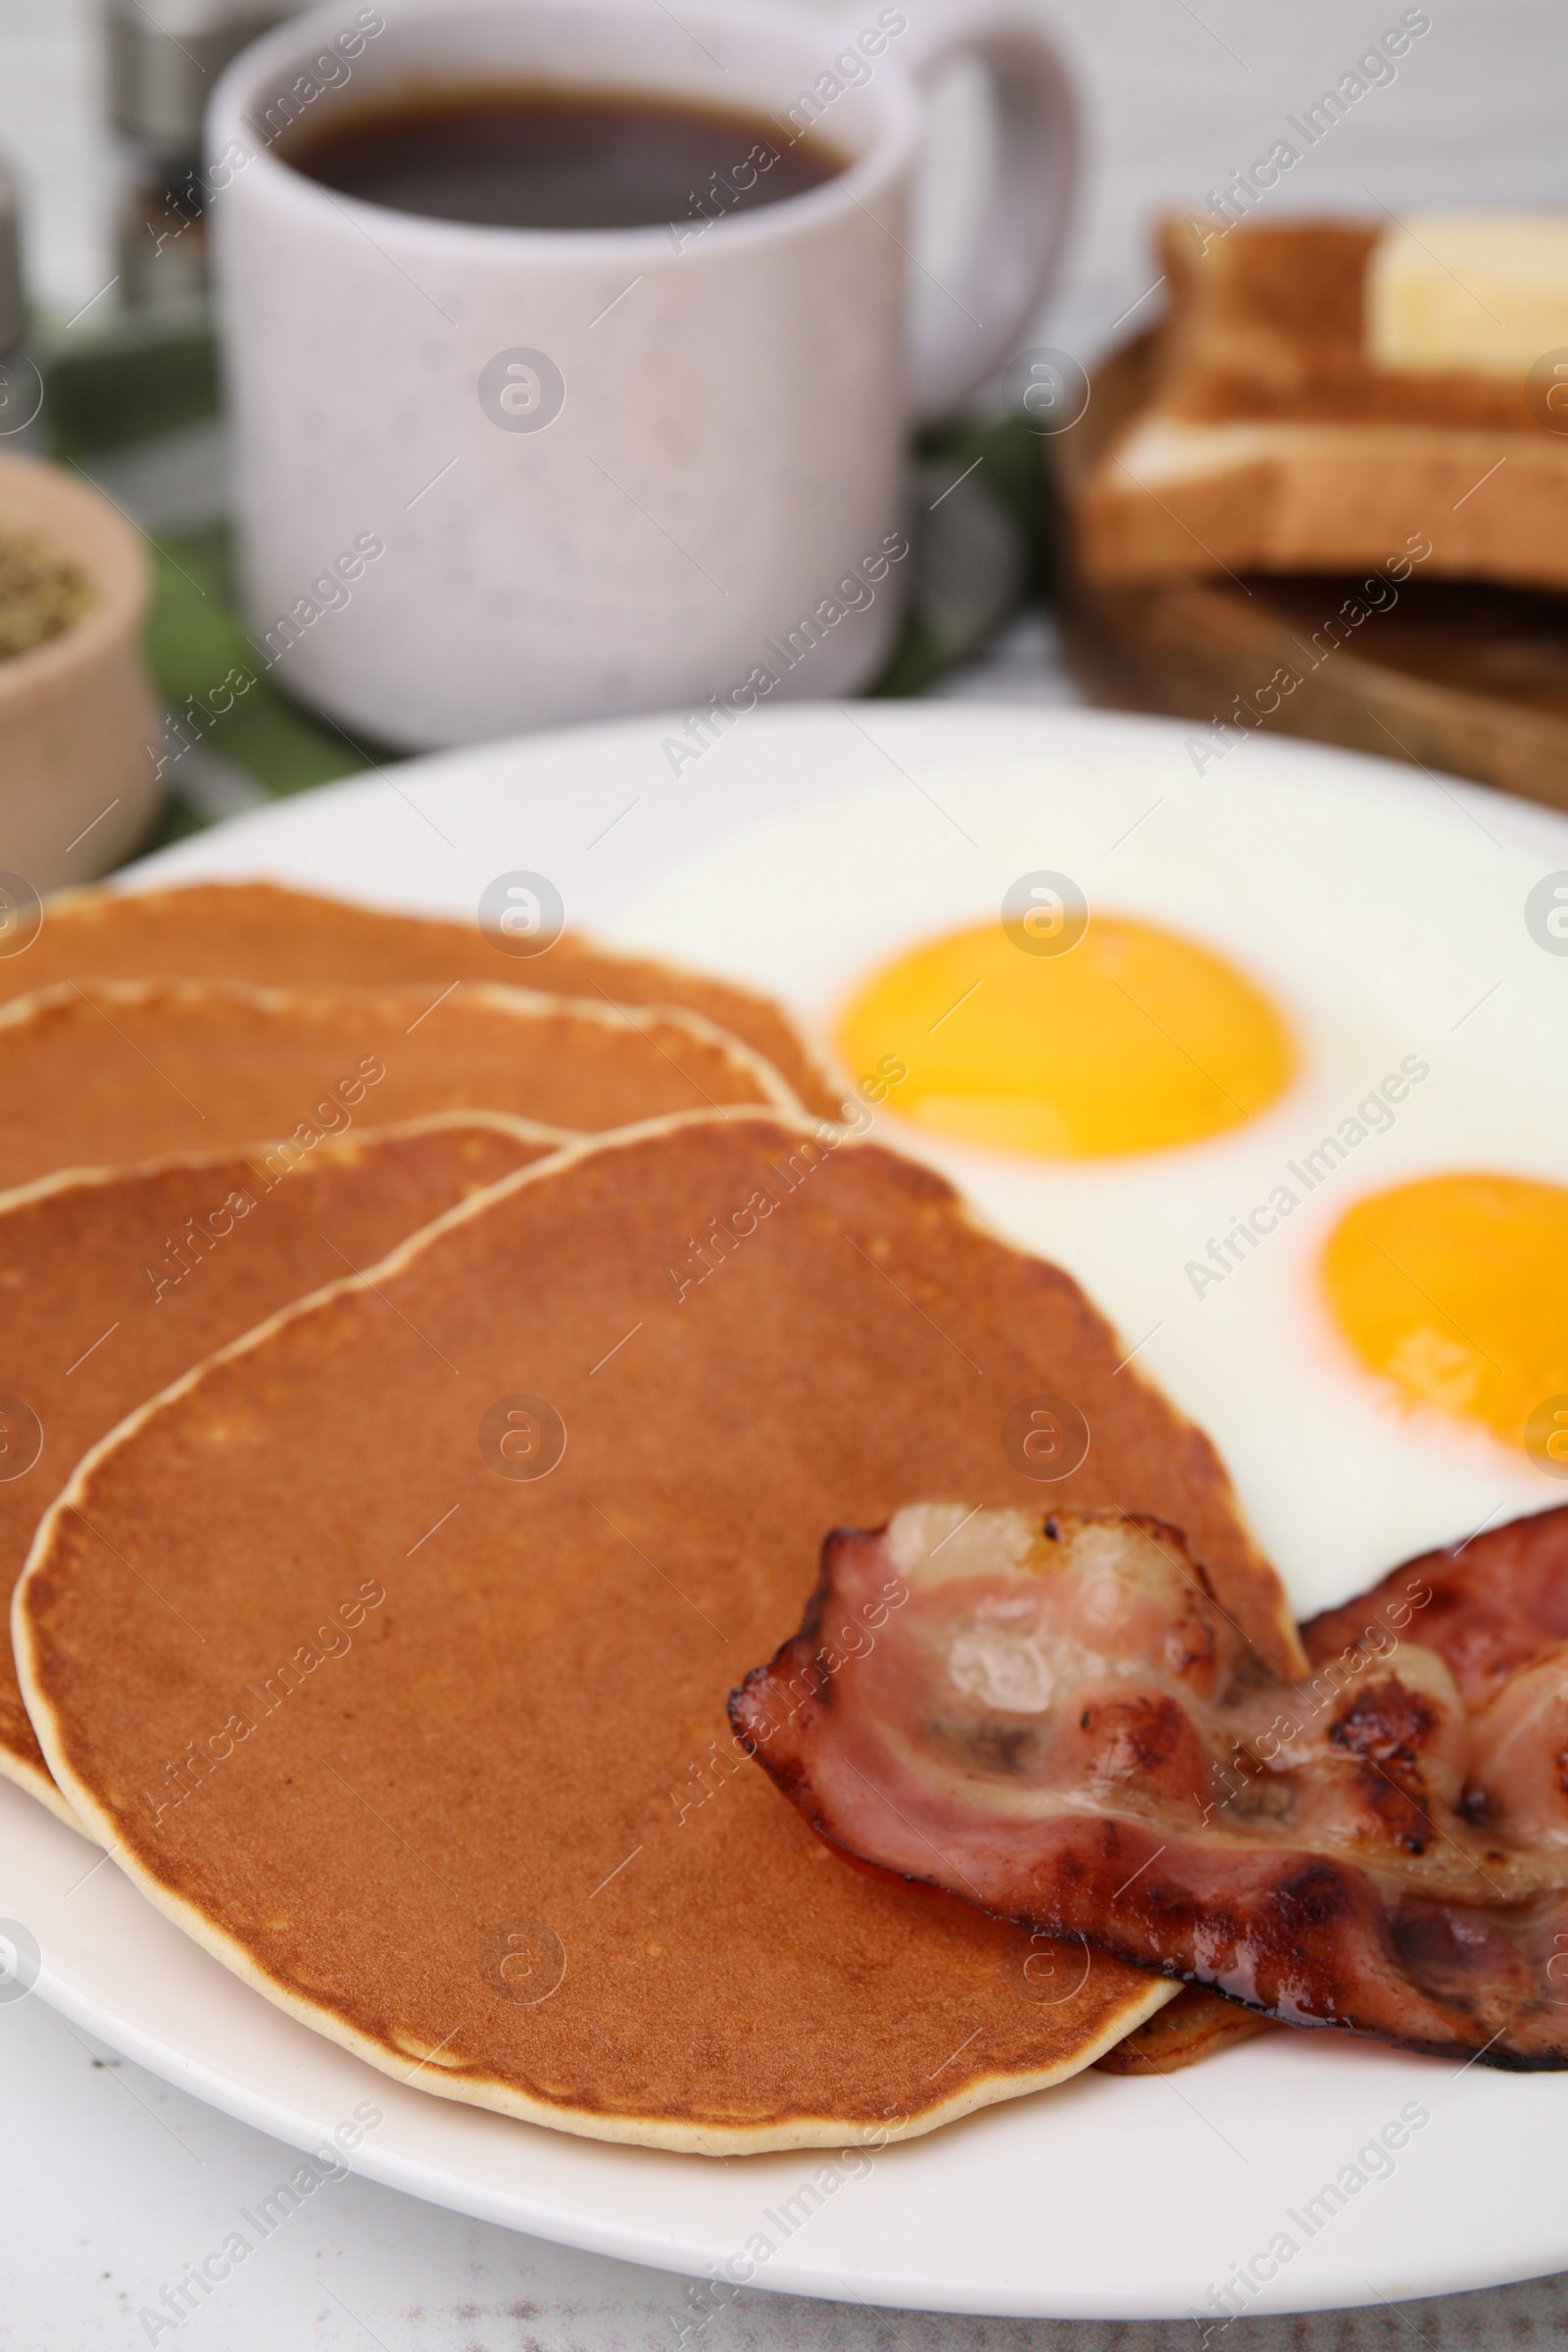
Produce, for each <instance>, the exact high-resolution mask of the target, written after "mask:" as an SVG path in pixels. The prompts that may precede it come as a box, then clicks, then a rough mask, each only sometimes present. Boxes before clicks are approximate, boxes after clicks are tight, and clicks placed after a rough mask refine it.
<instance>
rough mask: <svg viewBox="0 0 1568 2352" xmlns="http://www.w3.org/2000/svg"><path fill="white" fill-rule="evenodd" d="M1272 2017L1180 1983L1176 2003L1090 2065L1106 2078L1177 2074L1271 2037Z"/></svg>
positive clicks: (1138, 2027) (1136, 2028) (1218, 1994)
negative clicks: (1256, 2037)
mask: <svg viewBox="0 0 1568 2352" xmlns="http://www.w3.org/2000/svg"><path fill="white" fill-rule="evenodd" d="M1273 2031H1274V2021H1273V2019H1272V2018H1268V2017H1259V2016H1258V2014H1257V2011H1256V2010H1255V2009H1244V2008H1242V2006H1241V2005H1240V2003H1239V2002H1237V2001H1228V2000H1227V1999H1226V1998H1225V1996H1224V1994H1223V1993H1220V1992H1210V1991H1209V1990H1208V1988H1207V1986H1206V1985H1183V1986H1182V1988H1181V1990H1180V1992H1179V1993H1178V1994H1177V1995H1176V1998H1175V1999H1174V2000H1173V2001H1171V2002H1170V2003H1168V2004H1167V2006H1166V2007H1165V2008H1163V2009H1161V2010H1160V2011H1159V2013H1158V2014H1157V2016H1154V2017H1150V2018H1146V2019H1145V2020H1144V2023H1143V2024H1142V2025H1141V2026H1135V2027H1134V2028H1133V2031H1132V2032H1131V2033H1130V2034H1128V2036H1127V2038H1126V2040H1125V2041H1118V2042H1117V2044H1116V2046H1115V2048H1114V2049H1113V2050H1107V2051H1106V2052H1105V2054H1104V2056H1103V2058H1097V2059H1096V2061H1095V2064H1096V2065H1097V2066H1098V2067H1099V2068H1100V2070H1101V2072H1102V2074H1106V2075H1177V2074H1180V2073H1181V2072H1182V2070H1183V2069H1184V2068H1185V2067H1189V2066H1197V2065H1198V2064H1199V2063H1200V2061H1201V2060H1202V2059H1204V2058H1217V2057H1218V2055H1219V2053H1220V2051H1221V2050H1229V2049H1233V2048H1234V2047H1235V2045H1236V2044H1237V2043H1238V2042H1239V2041H1250V2040H1251V2039H1252V2038H1253V2036H1254V2035H1255V2034H1271V2033H1272V2032H1273Z"/></svg>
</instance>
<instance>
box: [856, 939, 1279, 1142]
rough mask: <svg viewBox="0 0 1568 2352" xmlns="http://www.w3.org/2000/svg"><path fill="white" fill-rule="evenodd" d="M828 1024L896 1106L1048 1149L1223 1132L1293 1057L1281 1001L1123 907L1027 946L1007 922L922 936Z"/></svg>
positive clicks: (942, 1123) (870, 1082) (956, 1129)
mask: <svg viewBox="0 0 1568 2352" xmlns="http://www.w3.org/2000/svg"><path fill="white" fill-rule="evenodd" d="M838 1042H839V1048H840V1051H841V1053H842V1054H843V1055H844V1058H845V1062H846V1065H847V1067H848V1068H849V1070H850V1071H851V1073H852V1074H853V1075H854V1076H855V1077H856V1078H857V1079H858V1081H859V1082H860V1084H861V1086H862V1088H864V1090H865V1091H866V1092H867V1093H868V1094H869V1095H870V1097H871V1099H872V1100H873V1101H878V1102H880V1101H886V1103H888V1106H889V1107H890V1108H891V1109H895V1110H897V1111H899V1112H900V1113H901V1114H902V1115H903V1116H904V1117H905V1118H907V1119H911V1120H913V1121H914V1122H915V1123H916V1124H917V1125H919V1126H921V1127H926V1128H929V1129H931V1130H932V1131H933V1132H934V1133H936V1134H939V1135H946V1136H952V1137H956V1138H957V1139H958V1140H959V1141H961V1142H963V1143H969V1144H987V1145H992V1146H995V1147H999V1148H1000V1149H1002V1150H1003V1151H1007V1152H1036V1153H1042V1154H1046V1155H1049V1156H1050V1157H1053V1158H1092V1157H1098V1156H1102V1155H1109V1154H1112V1153H1121V1152H1160V1151H1164V1150H1167V1149H1168V1148H1169V1147H1170V1146H1171V1145H1173V1144H1194V1143H1199V1142H1201V1140H1202V1139H1203V1138H1204V1137H1205V1136H1211V1135H1222V1134H1224V1133H1225V1131H1226V1130H1227V1128H1231V1127H1239V1126H1241V1125H1242V1123H1243V1122H1244V1121H1245V1120H1247V1119H1250V1118H1253V1117H1255V1116H1256V1114H1257V1113H1258V1112H1259V1111H1261V1110H1265V1109H1266V1108H1267V1107H1268V1105H1269V1104H1270V1103H1273V1102H1276V1101H1277V1100H1278V1098H1279V1097H1280V1095H1282V1094H1283V1093H1284V1091H1285V1089H1286V1087H1287V1086H1288V1085H1289V1084H1290V1081H1291V1078H1292V1076H1293V1075H1294V1072H1295V1067H1296V1054H1295V1048H1294V1046H1293V1043H1292V1040H1291V1034H1290V1031H1289V1030H1288V1028H1287V1027H1286V1025H1285V1022H1284V1020H1283V1018H1282V1017H1281V1015H1280V1014H1279V1013H1278V1012H1277V1011H1276V1010H1275V1008H1274V1006H1273V1005H1271V1004H1270V1003H1269V1001H1268V999H1267V998H1266V997H1265V996H1263V995H1262V993H1261V992H1260V991H1259V990H1258V989H1257V988H1255V987H1254V986H1253V984H1252V982H1251V981H1250V980H1248V979H1247V978H1245V977H1244V975H1243V974H1242V973H1241V972H1239V971H1238V970H1237V969H1236V967H1235V966H1234V964H1230V963H1227V962H1226V961H1225V959H1224V957H1223V956H1216V955H1214V954H1213V953H1212V951H1211V950H1209V949H1207V948H1202V947H1200V946H1198V945H1197V943H1196V942H1195V941H1193V940H1190V939H1181V938H1178V937H1177V935H1176V934H1175V933H1174V932H1170V931H1161V930H1157V929H1156V928H1155V927H1154V926H1153V925H1152V923H1142V922H1135V921H1133V920H1131V919H1130V918H1128V917H1124V916H1119V915H1100V914H1097V915H1096V917H1095V919H1094V921H1093V922H1092V923H1091V924H1090V926H1089V929H1088V931H1087V932H1086V933H1085V934H1084V936H1083V937H1082V938H1081V939H1080V940H1079V941H1078V944H1077V945H1076V946H1075V947H1074V948H1072V949H1071V950H1070V951H1069V952H1068V953H1066V954H1063V955H1030V954H1028V953H1026V952H1025V951H1023V950H1021V949H1019V948H1018V947H1016V946H1015V945H1014V944H1013V941H1012V939H1011V938H1010V937H1009V936H1008V933H1007V932H1006V931H1005V929H1004V927H1003V926H1002V924H1001V923H983V924H980V925H978V926H977V927H976V928H975V929H973V930H969V931H955V932H951V933H949V934H948V935H947V936H946V937H945V938H942V939H932V940H926V941H924V942H922V943H921V945H920V946H918V947H915V948H910V949H908V950H907V952H906V953H905V954H904V955H902V956H896V957H895V958H894V960H893V961H892V962H891V963H887V964H884V965H883V966H882V968H881V969H880V970H879V971H878V972H876V973H875V974H874V975H873V976H872V978H871V979H869V980H868V981H866V982H865V984H864V985H863V986H862V987H861V988H860V989H859V990H858V993H857V995H856V996H855V997H854V998H853V999H852V1001H851V1003H850V1004H849V1005H848V1007H847V1008H846V1010H845V1012H844V1013H843V1015H842V1018H841V1020H840V1022H839V1031H838ZM901 1072H902V1073H905V1074H904V1075H900V1074H899V1073H901Z"/></svg>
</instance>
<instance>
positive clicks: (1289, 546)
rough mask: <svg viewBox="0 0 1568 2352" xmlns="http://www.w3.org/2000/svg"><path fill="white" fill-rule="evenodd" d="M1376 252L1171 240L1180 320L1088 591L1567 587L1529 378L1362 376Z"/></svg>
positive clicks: (1258, 233)
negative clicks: (1238, 582) (1298, 582)
mask: <svg viewBox="0 0 1568 2352" xmlns="http://www.w3.org/2000/svg"><path fill="white" fill-rule="evenodd" d="M1380 234H1381V232H1380V230H1379V229H1378V228H1377V227H1375V226H1367V225H1363V224H1360V223H1351V222H1344V221H1338V222H1330V221H1298V222H1294V223H1291V224H1289V225H1284V226H1279V227H1272V228H1259V227H1250V226H1245V225H1237V226H1234V227H1231V228H1229V229H1227V228H1225V227H1224V225H1223V223H1221V222H1218V221H1215V222H1212V223H1209V224H1206V225H1205V224H1201V223H1198V224H1195V223H1193V222H1191V221H1167V223H1166V224H1165V226H1164V228H1163V230H1162V232H1161V240H1160V243H1161V259H1162V261H1163V265H1164V270H1165V275H1166V278H1167V280H1168V283H1169V287H1170V293H1171V307H1170V315H1169V319H1168V322H1167V324H1166V326H1165V329H1164V331H1163V334H1162V337H1161V344H1160V352H1159V359H1158V365H1157V368H1156V371H1155V377H1154V383H1153V389H1152V398H1151V400H1150V402H1149V404H1148V406H1147V407H1146V408H1145V409H1144V410H1143V411H1142V412H1141V413H1140V414H1139V416H1137V417H1135V418H1134V419H1133V420H1132V422H1131V424H1130V425H1129V426H1128V427H1127V428H1126V430H1125V431H1124V432H1123V433H1122V434H1120V435H1118V436H1117V438H1116V439H1115V440H1113V441H1112V442H1111V443H1110V445H1109V446H1108V447H1107V449H1106V451H1105V453H1104V455H1103V458H1102V460H1101V462H1100V464H1099V466H1097V467H1096V469H1095V471H1094V473H1093V475H1092V477H1091V479H1090V481H1089V482H1088V484H1087V486H1086V490H1085V494H1084V498H1083V501H1082V505H1081V507H1080V511H1079V532H1080V545H1079V561H1080V562H1081V564H1083V567H1084V569H1085V571H1086V572H1087V573H1088V575H1089V576H1090V577H1091V578H1094V579H1097V580H1103V581H1110V580H1152V579H1158V578H1161V577H1168V576H1171V575H1176V574H1186V575H1192V574H1195V573H1210V574H1212V573H1215V572H1226V571H1228V572H1231V573H1236V572H1242V571H1249V570H1253V571H1351V570H1356V569H1359V568H1360V566H1362V565H1363V564H1373V565H1376V564H1387V563H1389V562H1390V561H1391V560H1393V561H1397V562H1399V563H1401V564H1403V566H1404V571H1405V572H1407V570H1408V565H1409V564H1410V562H1414V563H1418V564H1422V565H1423V566H1424V569H1425V572H1426V573H1427V575H1428V576H1430V575H1432V574H1436V573H1443V574H1446V575H1449V576H1457V577H1469V578H1476V579H1490V580H1502V581H1507V582H1510V583H1512V584H1513V585H1515V586H1520V587H1541V588H1568V432H1564V431H1560V430H1558V429H1555V426H1554V424H1553V423H1552V422H1548V421H1547V417H1548V415H1549V412H1548V411H1547V410H1546V408H1545V405H1544V402H1543V401H1541V400H1539V399H1538V400H1536V401H1534V402H1533V401H1532V398H1531V386H1530V383H1529V381H1528V380H1527V373H1526V372H1525V371H1521V372H1520V373H1519V374H1517V375H1514V376H1512V377H1508V376H1500V375H1497V374H1491V375H1484V374H1481V373H1475V374H1466V373H1460V372H1447V371H1441V372H1440V371H1435V370H1432V369H1430V368H1424V369H1421V370H1419V371H1416V370H1413V369H1412V370H1409V371H1406V370H1396V369H1393V368H1383V367H1379V366H1377V365H1375V364H1374V362H1373V360H1372V358H1371V356H1370V355H1369V352H1368V348H1367V335H1366V327H1365V310H1366V280H1367V273H1368V270H1369V267H1370V265H1371V262H1372V257H1373V254H1374V252H1375V251H1376V249H1377V246H1378V244H1379V239H1380ZM1546 356H1549V355H1546ZM1557 421H1558V422H1560V423H1565V424H1568V417H1564V418H1561V419H1558V420H1557ZM1399 576H1404V575H1403V573H1401V574H1400V575H1399Z"/></svg>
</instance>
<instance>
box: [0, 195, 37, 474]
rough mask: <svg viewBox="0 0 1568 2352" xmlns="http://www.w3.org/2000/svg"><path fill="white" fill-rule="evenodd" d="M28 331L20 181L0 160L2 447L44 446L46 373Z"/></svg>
mask: <svg viewBox="0 0 1568 2352" xmlns="http://www.w3.org/2000/svg"><path fill="white" fill-rule="evenodd" d="M26 331H27V300H26V291H25V286H24V283H23V275H22V221H21V216H20V212H19V208H18V203H17V183H16V179H15V176H14V175H13V173H12V172H11V170H10V167H9V166H8V165H7V164H5V163H4V162H0V449H30V450H37V449H39V448H40V447H41V445H42V444H41V435H40V432H39V426H38V412H39V410H40V409H41V407H42V406H43V378H42V377H41V376H40V374H39V373H38V368H37V365H36V363H35V362H34V361H33V359H32V358H31V356H30V355H29V353H28V351H27V349H26V343H25V337H26Z"/></svg>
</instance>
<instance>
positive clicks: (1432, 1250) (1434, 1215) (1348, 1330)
mask: <svg viewBox="0 0 1568 2352" xmlns="http://www.w3.org/2000/svg"><path fill="white" fill-rule="evenodd" d="M1322 1275H1323V1287H1324V1291H1325V1293H1326V1295H1327V1298H1328V1302H1329V1307H1330V1310H1331V1312H1332V1313H1333V1315H1334V1318H1335V1321H1336V1322H1337V1323H1338V1324H1339V1327H1340V1329H1341V1330H1342V1331H1343V1332H1344V1334H1345V1336H1346V1338H1347V1339H1348V1341H1349V1343H1350V1346H1351V1347H1352V1348H1354V1349H1355V1351H1356V1353H1357V1355H1359V1356H1360V1358H1361V1360H1362V1361H1363V1363H1365V1364H1368V1365H1369V1366H1370V1367H1371V1369H1372V1370H1373V1371H1374V1372H1380V1373H1382V1374H1383V1375H1384V1376H1385V1378H1387V1379H1389V1380H1392V1381H1393V1382H1394V1384H1395V1386H1396V1387H1397V1389H1398V1390H1399V1391H1400V1392H1401V1394H1402V1395H1404V1396H1405V1397H1410V1398H1411V1399H1413V1400H1415V1401H1417V1402H1420V1403H1422V1404H1435V1405H1437V1406H1439V1407H1440V1408H1441V1409H1442V1410H1443V1411H1445V1412H1448V1413H1457V1414H1460V1415H1462V1416H1463V1418H1464V1419H1466V1420H1469V1421H1481V1422H1484V1423H1485V1424H1486V1426H1487V1427H1488V1428H1489V1429H1491V1430H1495V1432H1496V1434H1497V1436H1498V1437H1500V1438H1505V1439H1507V1440H1508V1441H1509V1443H1510V1444H1513V1445H1518V1444H1520V1443H1522V1442H1523V1439H1524V1436H1525V1429H1526V1424H1527V1423H1528V1421H1529V1420H1530V1417H1531V1414H1532V1413H1533V1412H1534V1411H1535V1409H1536V1407H1537V1406H1539V1405H1540V1404H1541V1403H1542V1401H1543V1399H1544V1398H1550V1397H1560V1396H1563V1395H1564V1394H1568V1189H1565V1188H1564V1187H1563V1186H1562V1185H1560V1184H1542V1183H1538V1182H1537V1181H1535V1180H1534V1179H1533V1178H1530V1177H1526V1176H1487V1175H1475V1174H1460V1175H1444V1176H1424V1177H1421V1178H1418V1179H1417V1181H1416V1182H1414V1183H1413V1184H1399V1185H1395V1186H1394V1187H1393V1188H1392V1189H1391V1190H1390V1191H1388V1192H1385V1193H1374V1194H1372V1195H1371V1196H1370V1198H1369V1199H1367V1200H1365V1201H1357V1202H1356V1203H1355V1206H1354V1207H1353V1208H1350V1209H1348V1210H1347V1211H1346V1213H1345V1215H1344V1216H1343V1217H1341V1219H1340V1221H1339V1223H1338V1224H1337V1225H1336V1226H1335V1228H1334V1231H1333V1233H1332V1234H1331V1235H1330V1237H1329V1240H1328V1244H1327V1246H1326V1248H1325V1250H1324V1252H1323V1264H1322Z"/></svg>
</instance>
